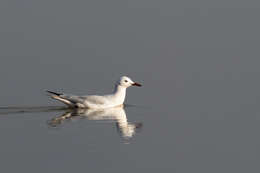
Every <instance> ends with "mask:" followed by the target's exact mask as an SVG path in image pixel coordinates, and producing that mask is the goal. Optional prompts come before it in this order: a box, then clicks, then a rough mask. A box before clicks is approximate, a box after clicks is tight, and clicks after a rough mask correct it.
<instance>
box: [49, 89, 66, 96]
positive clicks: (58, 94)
mask: <svg viewBox="0 0 260 173" xmlns="http://www.w3.org/2000/svg"><path fill="white" fill-rule="evenodd" d="M46 92H48V93H50V94H53V95H56V96H60V95H62V93H56V92H53V91H48V90H47V91H46Z"/></svg>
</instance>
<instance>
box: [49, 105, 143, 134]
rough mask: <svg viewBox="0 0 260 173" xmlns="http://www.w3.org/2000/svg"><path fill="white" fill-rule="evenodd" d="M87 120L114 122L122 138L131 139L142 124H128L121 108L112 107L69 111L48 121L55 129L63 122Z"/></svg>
mask: <svg viewBox="0 0 260 173" xmlns="http://www.w3.org/2000/svg"><path fill="white" fill-rule="evenodd" d="M84 117H86V118H88V119H89V120H114V121H116V127H117V131H118V132H119V134H120V135H121V136H122V137H123V138H128V139H129V138H131V137H133V136H134V134H135V133H136V131H137V129H140V128H141V127H142V123H130V122H128V121H127V117H126V113H125V110H124V108H123V107H113V108H108V109H98V110H95V109H70V110H68V111H67V112H65V113H64V114H62V115H61V116H59V117H56V118H53V119H51V120H49V121H48V124H49V125H50V126H51V127H57V126H59V125H60V124H62V123H63V122H65V120H68V119H75V118H84Z"/></svg>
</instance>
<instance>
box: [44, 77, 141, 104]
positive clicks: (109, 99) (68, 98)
mask: <svg viewBox="0 0 260 173" xmlns="http://www.w3.org/2000/svg"><path fill="white" fill-rule="evenodd" d="M130 86H138V87H140V86H141V84H139V83H136V82H133V81H132V80H131V79H130V78H129V77H127V76H123V77H121V78H120V79H119V80H118V81H117V82H116V85H115V90H114V92H113V93H112V94H108V95H103V96H99V95H87V96H76V95H71V94H63V93H56V92H53V91H47V92H48V93H50V94H51V97H52V98H53V99H56V100H59V101H61V102H62V103H64V104H66V105H68V106H69V107H72V108H91V109H104V108H110V107H115V106H120V105H123V103H124V100H125V95H126V88H128V87H130Z"/></svg>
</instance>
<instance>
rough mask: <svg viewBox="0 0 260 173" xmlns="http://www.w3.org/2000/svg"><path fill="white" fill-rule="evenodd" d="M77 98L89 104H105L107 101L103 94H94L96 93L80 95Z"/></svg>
mask: <svg viewBox="0 0 260 173" xmlns="http://www.w3.org/2000/svg"><path fill="white" fill-rule="evenodd" d="M79 98H80V99H81V100H83V101H84V102H87V103H89V104H105V103H106V101H107V99H105V98H104V97H103V96H96V95H91V96H81V97H79Z"/></svg>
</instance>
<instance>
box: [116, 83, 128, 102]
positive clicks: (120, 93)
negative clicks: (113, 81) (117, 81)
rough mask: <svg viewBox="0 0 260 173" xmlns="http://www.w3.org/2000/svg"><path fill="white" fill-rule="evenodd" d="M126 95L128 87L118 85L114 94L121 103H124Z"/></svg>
mask: <svg viewBox="0 0 260 173" xmlns="http://www.w3.org/2000/svg"><path fill="white" fill-rule="evenodd" d="M125 95H126V87H123V86H121V85H116V86H115V90H114V96H115V98H116V100H117V101H118V102H120V104H123V103H124V100H125Z"/></svg>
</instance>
